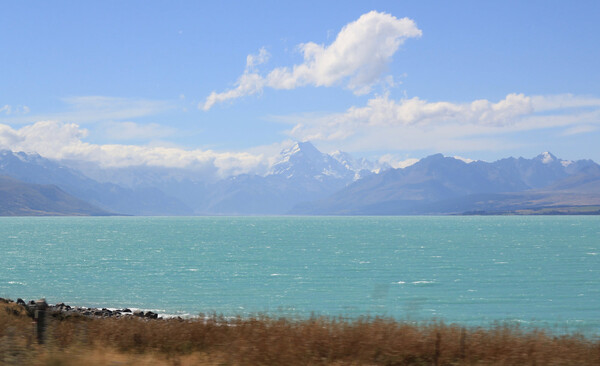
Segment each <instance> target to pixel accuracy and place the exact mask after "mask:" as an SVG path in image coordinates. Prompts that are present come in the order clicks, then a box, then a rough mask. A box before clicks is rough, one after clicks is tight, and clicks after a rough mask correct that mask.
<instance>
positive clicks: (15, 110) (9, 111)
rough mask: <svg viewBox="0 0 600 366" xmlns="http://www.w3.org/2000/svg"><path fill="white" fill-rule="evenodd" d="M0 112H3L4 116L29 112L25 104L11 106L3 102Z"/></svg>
mask: <svg viewBox="0 0 600 366" xmlns="http://www.w3.org/2000/svg"><path fill="white" fill-rule="evenodd" d="M0 113H3V114H4V115H6V116H10V115H24V114H27V113H29V107H28V106H26V105H19V106H16V107H13V106H11V105H9V104H5V105H4V106H2V107H0Z"/></svg>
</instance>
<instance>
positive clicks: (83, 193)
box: [0, 150, 192, 215]
mask: <svg viewBox="0 0 600 366" xmlns="http://www.w3.org/2000/svg"><path fill="white" fill-rule="evenodd" d="M0 174H4V175H7V176H10V177H13V178H16V179H18V180H21V181H23V182H26V183H33V184H50V185H56V186H58V187H59V188H60V189H62V190H64V191H65V192H67V193H68V194H70V195H72V196H75V197H77V198H79V199H81V200H84V201H87V202H89V203H90V204H92V205H95V206H99V207H101V208H103V209H105V210H107V211H111V212H115V213H120V214H131V215H184V214H191V213H192V210H191V209H190V208H189V207H187V206H186V205H185V204H183V203H182V202H181V201H179V200H177V199H175V198H172V197H169V196H167V195H166V194H164V193H163V192H162V191H161V190H159V189H156V188H153V187H138V188H124V187H121V186H119V185H117V184H114V183H99V182H97V181H95V180H93V179H91V178H88V177H87V176H85V175H83V174H82V173H80V172H79V171H77V170H75V169H72V168H68V167H66V166H64V165H62V164H60V163H58V162H55V161H52V160H49V159H46V158H43V157H41V156H40V155H38V154H27V153H23V152H12V151H8V150H3V151H0Z"/></svg>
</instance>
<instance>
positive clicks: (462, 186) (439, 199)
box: [290, 153, 600, 215]
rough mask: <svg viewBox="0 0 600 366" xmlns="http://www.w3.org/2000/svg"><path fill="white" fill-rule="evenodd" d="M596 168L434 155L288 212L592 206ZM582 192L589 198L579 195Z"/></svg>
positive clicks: (548, 159) (546, 159)
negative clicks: (469, 161)
mask: <svg viewBox="0 0 600 366" xmlns="http://www.w3.org/2000/svg"><path fill="white" fill-rule="evenodd" d="M598 169H599V167H598V165H597V164H595V163H593V162H591V161H589V160H582V161H578V162H573V163H571V162H566V161H563V160H560V159H557V158H556V157H554V156H553V155H551V154H549V153H543V154H540V155H539V156H537V157H535V158H533V159H524V158H518V159H515V158H508V159H502V160H499V161H496V162H494V163H486V162H473V163H465V162H463V161H461V160H458V159H454V158H449V157H444V156H442V155H441V154H437V155H432V156H429V157H427V158H424V159H422V160H421V161H419V162H418V163H416V164H414V165H412V166H410V167H407V168H404V169H392V170H389V171H386V172H383V173H381V174H378V175H374V176H369V177H366V178H364V179H361V180H359V181H357V182H355V183H353V184H351V185H349V186H348V187H346V188H344V189H342V190H341V191H339V192H337V193H335V194H333V195H331V196H330V197H327V198H326V199H323V200H319V201H316V202H312V203H307V204H301V205H298V206H296V207H295V208H294V209H293V210H291V211H290V213H294V214H326V215H413V214H448V213H461V212H465V211H479V210H484V211H489V210H515V209H520V208H524V207H542V206H543V205H546V206H549V205H554V204H556V205H557V204H563V205H564V204H569V203H571V204H583V203H587V204H595V203H594V202H596V200H595V198H594V197H595V196H596V195H598V194H599V193H600V192H596V191H595V189H597V188H596V187H597V182H598V181H597V176H596V175H595V174H596V172H597V170H598ZM569 184H570V185H569ZM569 187H570V188H569ZM567 189H571V191H570V192H567ZM585 190H588V191H589V194H587V195H585V196H583V195H582V194H583V193H584V191H585ZM567 193H568V194H567Z"/></svg>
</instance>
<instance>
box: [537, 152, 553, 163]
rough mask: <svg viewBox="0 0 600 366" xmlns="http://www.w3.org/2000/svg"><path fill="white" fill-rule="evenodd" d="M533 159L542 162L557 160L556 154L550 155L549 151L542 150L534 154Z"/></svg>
mask: <svg viewBox="0 0 600 366" xmlns="http://www.w3.org/2000/svg"><path fill="white" fill-rule="evenodd" d="M534 160H537V161H540V162H542V163H543V164H552V163H553V162H555V161H558V160H559V159H557V158H556V156H554V155H552V154H551V153H550V152H548V151H544V152H543V153H541V154H539V155H538V156H536V157H535V158H534Z"/></svg>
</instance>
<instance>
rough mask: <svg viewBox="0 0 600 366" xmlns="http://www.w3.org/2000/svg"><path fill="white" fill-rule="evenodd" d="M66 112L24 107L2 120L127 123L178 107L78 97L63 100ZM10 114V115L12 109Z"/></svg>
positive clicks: (145, 102) (138, 100) (152, 102)
mask: <svg viewBox="0 0 600 366" xmlns="http://www.w3.org/2000/svg"><path fill="white" fill-rule="evenodd" d="M61 101H62V102H63V103H64V110H63V111H60V112H56V113H44V114H36V113H29V112H30V110H29V108H27V107H21V108H20V110H19V111H20V113H14V109H13V112H12V113H6V114H7V117H4V118H0V122H5V123H32V122H35V121H42V120H56V121H64V122H70V123H78V124H85V123H94V122H105V121H123V120H130V119H134V118H139V117H146V116H152V115H157V114H160V113H163V112H166V111H169V110H172V109H174V108H175V107H176V105H175V103H173V102H172V101H165V100H149V99H136V98H117V97H108V96H98V95H95V96H76V97H67V98H62V99H61ZM8 111H9V112H10V111H11V109H10V106H9V109H8Z"/></svg>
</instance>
